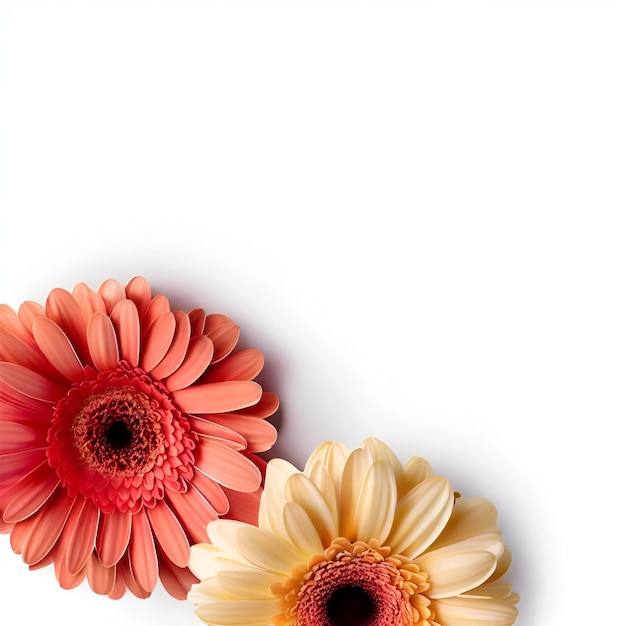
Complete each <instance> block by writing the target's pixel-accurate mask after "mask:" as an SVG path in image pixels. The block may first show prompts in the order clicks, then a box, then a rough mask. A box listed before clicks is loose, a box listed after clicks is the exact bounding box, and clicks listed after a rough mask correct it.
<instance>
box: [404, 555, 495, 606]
mask: <svg viewBox="0 0 626 626" xmlns="http://www.w3.org/2000/svg"><path fill="white" fill-rule="evenodd" d="M416 562H417V564H418V565H419V567H420V569H421V570H423V571H425V572H428V582H429V583H430V589H429V590H428V597H430V598H448V597H450V596H456V595H458V594H460V593H463V592H465V591H467V590H468V589H474V588H475V587H477V586H478V585H480V584H481V583H483V582H484V581H485V580H487V578H489V576H490V575H491V573H492V572H493V570H494V569H495V567H496V557H495V556H494V555H493V554H492V553H491V552H455V551H452V550H440V551H437V552H436V553H432V554H431V553H429V552H427V553H426V554H423V555H422V556H420V557H419V558H418V559H416Z"/></svg>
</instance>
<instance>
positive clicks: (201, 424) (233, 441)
mask: <svg viewBox="0 0 626 626" xmlns="http://www.w3.org/2000/svg"><path fill="white" fill-rule="evenodd" d="M215 417H216V415H211V421H208V420H205V419H202V418H201V417H195V416H190V418H189V419H190V422H191V427H192V428H193V430H195V431H196V432H197V433H199V434H201V435H205V436H207V437H212V438H213V439H219V440H220V441H222V442H223V443H225V444H226V445H227V446H230V447H231V448H233V449H234V450H245V449H246V448H247V447H248V442H247V441H246V440H245V438H244V437H243V436H242V435H241V434H240V433H238V432H235V431H234V430H233V429H232V428H229V427H228V426H223V425H221V424H216V423H215V422H214V421H213V420H214V419H215ZM225 421H226V422H228V420H225Z"/></svg>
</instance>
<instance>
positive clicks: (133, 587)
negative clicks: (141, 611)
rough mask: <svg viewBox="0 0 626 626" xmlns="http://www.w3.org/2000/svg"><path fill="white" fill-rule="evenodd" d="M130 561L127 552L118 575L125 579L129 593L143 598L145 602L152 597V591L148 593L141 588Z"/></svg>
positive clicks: (119, 564)
mask: <svg viewBox="0 0 626 626" xmlns="http://www.w3.org/2000/svg"><path fill="white" fill-rule="evenodd" d="M128 561H129V555H128V552H127V553H126V555H125V556H124V558H123V559H122V560H121V561H120V562H119V563H118V564H117V575H118V576H122V577H123V578H124V582H125V583H126V585H127V587H128V589H129V591H130V592H131V593H132V594H133V595H135V596H137V597H138V598H141V599H142V600H145V599H146V598H149V597H150V593H151V591H148V590H146V589H144V588H143V587H141V586H140V585H139V583H138V582H137V581H136V580H135V577H134V576H133V573H132V571H131V569H130V565H129V563H128Z"/></svg>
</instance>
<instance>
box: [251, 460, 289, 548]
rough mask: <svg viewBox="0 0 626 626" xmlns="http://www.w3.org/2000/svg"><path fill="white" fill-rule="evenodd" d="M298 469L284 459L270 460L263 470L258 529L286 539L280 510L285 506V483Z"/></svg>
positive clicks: (286, 535)
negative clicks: (263, 481)
mask: <svg viewBox="0 0 626 626" xmlns="http://www.w3.org/2000/svg"><path fill="white" fill-rule="evenodd" d="M297 472H298V469H297V468H296V467H294V466H293V465H292V464H291V463H289V462H288V461H285V460H284V459H272V460H271V461H270V462H269V463H268V464H267V468H266V470H265V489H264V490H263V493H262V494H261V504H260V506H259V527H260V528H264V529H265V530H269V531H271V532H273V533H274V534H275V535H278V536H279V537H282V538H283V539H287V538H288V537H289V535H288V534H287V531H286V530H285V525H284V523H283V517H282V509H283V506H284V504H285V502H286V501H287V500H286V497H285V482H287V479H288V478H289V477H290V476H293V474H296V473H297Z"/></svg>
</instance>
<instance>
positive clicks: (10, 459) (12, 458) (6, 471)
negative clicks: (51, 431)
mask: <svg viewBox="0 0 626 626" xmlns="http://www.w3.org/2000/svg"><path fill="white" fill-rule="evenodd" d="M46 447H47V446H46ZM45 458H46V448H45V447H44V448H35V449H34V450H22V451H20V452H12V453H10V454H0V489H1V488H2V487H5V486H8V485H12V484H13V483H15V482H17V478H18V477H21V476H24V474H27V473H28V472H31V471H32V470H33V469H34V468H35V467H37V466H38V465H39V464H41V463H42V462H43V461H44V460H45ZM5 495H6V492H5V493H3V494H2V496H0V502H7V504H8V501H7V500H5Z"/></svg>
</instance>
